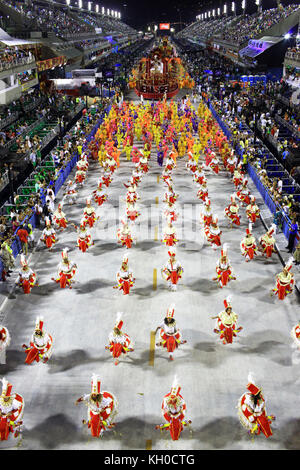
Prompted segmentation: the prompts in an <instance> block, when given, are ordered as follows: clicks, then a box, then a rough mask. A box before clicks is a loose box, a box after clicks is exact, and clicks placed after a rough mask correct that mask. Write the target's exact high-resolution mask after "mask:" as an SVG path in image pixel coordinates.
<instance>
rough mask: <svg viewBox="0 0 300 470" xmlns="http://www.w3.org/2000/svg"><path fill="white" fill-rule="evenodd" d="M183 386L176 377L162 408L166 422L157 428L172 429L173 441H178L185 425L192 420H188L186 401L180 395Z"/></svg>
mask: <svg viewBox="0 0 300 470" xmlns="http://www.w3.org/2000/svg"><path fill="white" fill-rule="evenodd" d="M180 391H181V387H180V386H179V384H178V381H177V378H176V377H175V379H174V382H173V385H172V388H171V391H170V392H169V393H167V394H166V395H165V396H164V399H163V402H162V405H161V409H162V415H163V418H164V419H165V421H166V422H167V423H166V424H161V425H159V426H156V429H161V430H166V429H168V430H169V431H170V435H171V438H172V440H173V441H177V440H178V439H179V437H180V434H181V432H182V430H183V428H184V426H188V425H189V424H190V423H191V421H190V420H188V421H186V420H185V419H184V418H185V413H186V403H185V401H184V399H183V397H182V395H180Z"/></svg>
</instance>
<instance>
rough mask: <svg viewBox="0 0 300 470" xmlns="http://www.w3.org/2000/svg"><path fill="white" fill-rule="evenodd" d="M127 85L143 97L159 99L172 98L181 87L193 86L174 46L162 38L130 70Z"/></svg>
mask: <svg viewBox="0 0 300 470" xmlns="http://www.w3.org/2000/svg"><path fill="white" fill-rule="evenodd" d="M129 86H130V88H132V89H134V90H135V92H136V94H137V95H138V96H141V95H142V96H143V98H144V99H150V100H160V99H163V98H166V99H168V98H172V97H173V96H175V95H176V94H177V93H178V92H179V90H180V89H181V88H184V87H185V88H193V87H194V81H193V80H192V79H191V78H190V76H189V74H188V73H187V72H186V71H185V69H184V67H183V65H182V63H181V59H180V58H179V57H177V55H176V50H175V48H174V47H173V46H172V45H171V44H170V43H169V41H168V39H167V38H164V39H163V40H161V41H160V42H159V43H158V45H156V46H155V47H154V48H153V49H152V50H151V51H150V53H149V55H148V57H143V58H142V59H141V60H140V62H139V64H138V66H137V67H136V68H134V69H133V70H132V73H131V77H130V80H129Z"/></svg>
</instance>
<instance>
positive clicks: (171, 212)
mask: <svg viewBox="0 0 300 470" xmlns="http://www.w3.org/2000/svg"><path fill="white" fill-rule="evenodd" d="M166 204H167V208H166V209H165V211H164V212H163V214H164V216H165V217H166V218H167V220H168V218H170V220H171V222H176V220H177V218H178V212H177V211H176V207H175V204H172V203H171V202H170V201H168V202H167V203H166Z"/></svg>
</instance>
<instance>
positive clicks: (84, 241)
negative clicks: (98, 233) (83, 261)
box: [77, 219, 94, 253]
mask: <svg viewBox="0 0 300 470" xmlns="http://www.w3.org/2000/svg"><path fill="white" fill-rule="evenodd" d="M85 222H86V219H81V222H80V225H79V227H78V229H77V247H78V248H79V250H80V251H82V253H86V251H87V250H88V249H89V247H90V246H92V245H94V242H93V240H92V236H91V234H90V232H89V231H88V229H87V227H86V223H85Z"/></svg>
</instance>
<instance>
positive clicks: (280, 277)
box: [271, 257, 295, 300]
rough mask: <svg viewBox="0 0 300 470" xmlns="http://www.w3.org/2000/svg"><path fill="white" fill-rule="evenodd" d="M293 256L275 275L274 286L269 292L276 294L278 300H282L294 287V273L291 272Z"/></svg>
mask: <svg viewBox="0 0 300 470" xmlns="http://www.w3.org/2000/svg"><path fill="white" fill-rule="evenodd" d="M293 262H294V258H293V257H291V258H290V259H289V260H288V262H287V263H286V265H285V266H284V268H283V270H282V271H281V272H280V273H279V274H277V275H276V286H275V287H274V289H272V290H271V294H273V295H277V297H278V299H279V300H284V299H285V297H286V296H287V295H288V294H291V293H292V292H293V289H294V283H295V281H294V274H293V273H291V269H292V265H293Z"/></svg>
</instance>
